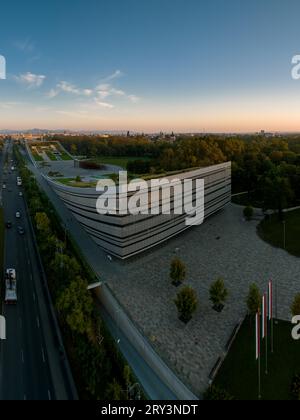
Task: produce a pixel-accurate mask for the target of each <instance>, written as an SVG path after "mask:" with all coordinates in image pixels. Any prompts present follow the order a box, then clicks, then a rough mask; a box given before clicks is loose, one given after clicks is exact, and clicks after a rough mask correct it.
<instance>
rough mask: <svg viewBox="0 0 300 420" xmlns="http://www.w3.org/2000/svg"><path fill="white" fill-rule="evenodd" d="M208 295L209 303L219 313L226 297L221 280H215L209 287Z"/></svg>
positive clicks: (225, 290)
mask: <svg viewBox="0 0 300 420" xmlns="http://www.w3.org/2000/svg"><path fill="white" fill-rule="evenodd" d="M209 293H210V301H211V302H212V303H213V305H214V309H215V310H216V311H217V312H221V311H222V310H223V308H224V304H225V302H226V299H227V297H228V290H227V289H226V287H225V283H224V280H223V279H222V278H219V279H218V280H216V281H215V282H214V283H213V284H212V285H211V288H210V291H209Z"/></svg>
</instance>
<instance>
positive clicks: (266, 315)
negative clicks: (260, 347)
mask: <svg viewBox="0 0 300 420" xmlns="http://www.w3.org/2000/svg"><path fill="white" fill-rule="evenodd" d="M263 322H264V325H265V340H266V375H268V373H269V372H268V334H269V328H268V314H267V294H266V293H265V297H264V321H263Z"/></svg>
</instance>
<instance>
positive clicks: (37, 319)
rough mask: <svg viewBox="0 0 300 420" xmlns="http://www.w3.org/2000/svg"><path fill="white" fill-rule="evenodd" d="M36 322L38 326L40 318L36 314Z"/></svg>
mask: <svg viewBox="0 0 300 420" xmlns="http://www.w3.org/2000/svg"><path fill="white" fill-rule="evenodd" d="M36 323H37V326H38V328H40V319H39V317H38V316H37V317H36Z"/></svg>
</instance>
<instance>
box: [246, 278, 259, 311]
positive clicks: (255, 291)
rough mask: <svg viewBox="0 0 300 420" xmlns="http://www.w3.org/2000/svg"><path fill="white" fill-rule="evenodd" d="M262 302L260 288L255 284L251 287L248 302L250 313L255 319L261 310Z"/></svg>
mask: <svg viewBox="0 0 300 420" xmlns="http://www.w3.org/2000/svg"><path fill="white" fill-rule="evenodd" d="M261 301H262V295H261V293H260V290H259V288H258V286H257V285H256V284H255V283H253V284H251V286H250V289H249V293H248V297H247V300H246V303H247V308H248V313H249V315H250V316H251V317H254V316H255V315H256V314H257V312H258V311H259V309H260V305H261Z"/></svg>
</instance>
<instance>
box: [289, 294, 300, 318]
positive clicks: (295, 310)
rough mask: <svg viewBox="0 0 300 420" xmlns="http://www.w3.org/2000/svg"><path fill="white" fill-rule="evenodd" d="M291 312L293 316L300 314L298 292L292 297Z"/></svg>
mask: <svg viewBox="0 0 300 420" xmlns="http://www.w3.org/2000/svg"><path fill="white" fill-rule="evenodd" d="M291 312H292V315H293V316H298V315H300V293H299V294H298V295H297V296H296V297H295V299H294V302H293V304H292V307H291Z"/></svg>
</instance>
